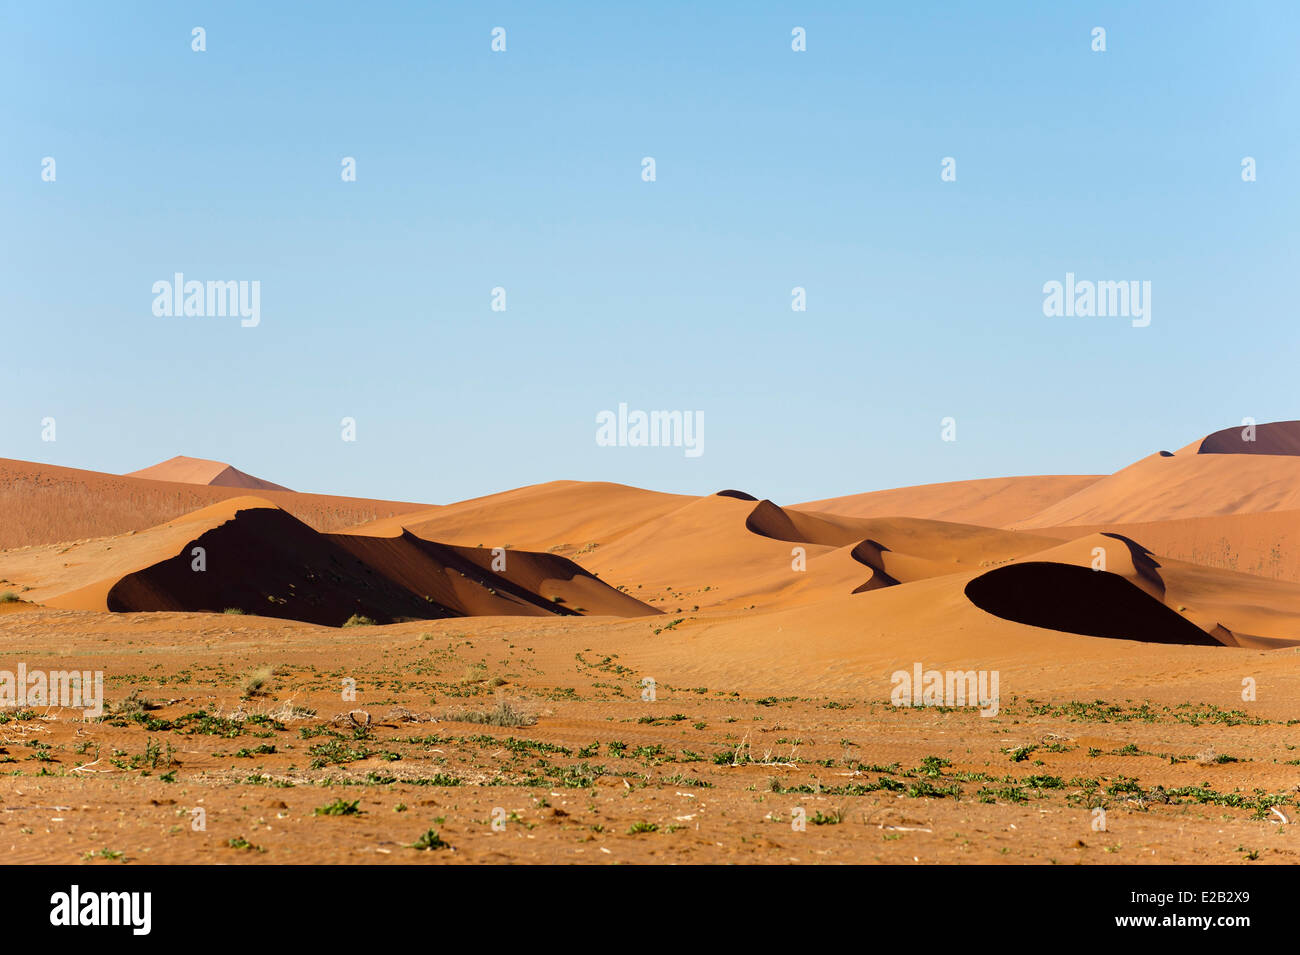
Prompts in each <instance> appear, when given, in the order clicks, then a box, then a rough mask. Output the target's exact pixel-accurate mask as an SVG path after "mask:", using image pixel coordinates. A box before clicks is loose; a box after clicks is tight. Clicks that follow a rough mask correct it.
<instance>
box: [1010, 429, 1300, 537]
mask: <svg viewBox="0 0 1300 955" xmlns="http://www.w3.org/2000/svg"><path fill="white" fill-rule="evenodd" d="M1280 510H1300V457H1297V456H1293V455H1268V454H1219V453H1215V454H1197V453H1196V450H1195V446H1193V447H1191V448H1190V449H1189V448H1184V449H1182V450H1180V451H1177V452H1175V453H1174V454H1172V455H1168V456H1166V455H1163V454H1158V453H1157V454H1152V455H1150V456H1148V457H1145V458H1143V459H1142V460H1140V461H1138V462H1136V463H1134V464H1131V465H1129V466H1128V467H1126V468H1124V469H1123V470H1121V471H1116V472H1115V473H1114V474H1112V475H1109V476H1108V477H1104V478H1102V479H1101V480H1099V481H1096V482H1094V483H1092V484H1089V485H1088V486H1087V487H1085V488H1083V489H1082V490H1080V491H1078V492H1076V493H1074V494H1072V495H1070V496H1069V497H1067V498H1064V499H1062V500H1060V501H1057V502H1056V503H1054V504H1052V505H1050V506H1049V507H1046V508H1044V509H1043V510H1041V511H1039V512H1038V513H1037V514H1034V515H1032V516H1030V517H1028V518H1026V519H1024V520H1020V521H1016V522H1013V523H1012V524H1010V525H1009V526H1011V527H1016V528H1035V527H1060V526H1062V525H1067V524H1102V523H1115V522H1120V521H1125V522H1129V521H1169V520H1177V519H1181V518H1188V517H1207V516H1210V515H1218V514H1250V513H1258V512H1260V511H1280Z"/></svg>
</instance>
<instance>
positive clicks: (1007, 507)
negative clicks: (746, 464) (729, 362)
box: [796, 474, 1101, 527]
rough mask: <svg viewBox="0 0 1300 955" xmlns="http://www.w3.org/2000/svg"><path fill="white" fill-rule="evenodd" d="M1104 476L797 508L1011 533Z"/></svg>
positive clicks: (929, 488)
mask: <svg viewBox="0 0 1300 955" xmlns="http://www.w3.org/2000/svg"><path fill="white" fill-rule="evenodd" d="M1100 477H1101V475H1095V474H1051V475H1044V476H1040V477H1006V478H986V479H982V480H977V481H951V482H947V483H943V484H921V485H917V486H915V487H900V488H892V489H890V490H887V491H869V492H867V493H865V494H849V495H846V496H844V497H828V498H824V499H823V500H820V501H808V502H807V503H805V504H799V505H796V508H797V509H798V510H803V511H829V512H831V513H834V514H840V515H843V516H845V517H923V518H928V519H930V520H936V521H952V522H954V523H958V524H982V525H984V526H985V527H1007V526H1009V525H1011V524H1014V523H1016V522H1017V521H1023V520H1025V519H1027V518H1029V517H1032V516H1033V515H1035V514H1037V513H1038V512H1040V511H1042V510H1043V509H1044V508H1046V507H1048V506H1049V505H1051V504H1054V503H1056V502H1057V501H1059V500H1062V499H1063V498H1067V497H1069V496H1070V495H1072V494H1075V493H1077V492H1078V491H1080V490H1082V489H1083V488H1085V487H1087V486H1088V485H1090V484H1092V483H1093V482H1095V481H1097V480H1099V479H1100Z"/></svg>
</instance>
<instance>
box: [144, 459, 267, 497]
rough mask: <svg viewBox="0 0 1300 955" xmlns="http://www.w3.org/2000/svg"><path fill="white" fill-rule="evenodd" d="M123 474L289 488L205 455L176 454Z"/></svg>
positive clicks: (255, 487)
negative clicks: (196, 456) (210, 459)
mask: <svg viewBox="0 0 1300 955" xmlns="http://www.w3.org/2000/svg"><path fill="white" fill-rule="evenodd" d="M123 477H136V478H145V479H147V480H151V481H174V482H177V483H180V484H213V485H216V486H218V487H238V488H244V489H245V490H255V491H287V490H289V488H287V487H281V486H280V485H279V484H272V483H271V482H270V481H263V480H262V479H261V478H255V477H253V476H252V475H251V474H245V473H244V472H243V471H240V470H239V469H238V468H234V467H231V466H230V465H229V464H224V463H223V462H221V461H209V460H207V459H206V458H187V457H185V456H184V455H180V454H178V455H177V456H176V457H174V458H168V459H167V460H166V461H163V462H162V463H161V464H155V465H153V466H152V467H147V468H143V469H142V470H139V471H131V472H129V473H127V474H124V475H123Z"/></svg>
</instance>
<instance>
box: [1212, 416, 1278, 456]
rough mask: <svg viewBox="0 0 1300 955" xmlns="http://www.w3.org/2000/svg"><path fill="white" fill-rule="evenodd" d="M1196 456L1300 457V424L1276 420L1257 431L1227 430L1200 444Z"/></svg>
mask: <svg viewBox="0 0 1300 955" xmlns="http://www.w3.org/2000/svg"><path fill="white" fill-rule="evenodd" d="M1252 432H1253V434H1252ZM1196 453H1197V454H1291V455H1300V421H1273V422H1269V423H1267V424H1261V425H1256V426H1255V427H1254V428H1246V427H1240V428H1224V429H1223V430H1222V431H1216V432H1214V434H1211V435H1209V436H1208V437H1206V438H1205V439H1203V440H1202V441H1201V442H1200V444H1199V445H1197V447H1196Z"/></svg>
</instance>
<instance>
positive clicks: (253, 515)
mask: <svg viewBox="0 0 1300 955" xmlns="http://www.w3.org/2000/svg"><path fill="white" fill-rule="evenodd" d="M119 545H120V546H119V554H118V556H116V557H115V558H114V563H112V565H111V567H106V566H105V564H104V563H100V562H97V563H90V564H86V565H82V566H81V567H80V568H79V570H78V571H77V572H74V573H72V574H70V575H69V574H68V573H66V571H65V574H64V575H63V577H62V578H61V580H60V581H59V583H58V584H55V585H51V589H54V590H59V591H60V592H58V593H54V594H53V595H51V596H47V597H45V598H44V602H45V603H46V604H47V605H49V606H52V607H59V608H67V609H85V610H112V611H118V612H122V611H222V610H226V609H229V608H234V609H238V610H241V611H244V612H246V613H256V614H258V615H260V616H267V617H283V618H288V619H294V620H304V621H308V622H311V623H320V624H326V625H331V626H338V625H340V624H342V623H343V622H345V621H346V620H347V619H348V618H349V617H351V616H353V615H354V614H355V615H360V616H364V617H369V618H371V619H373V620H376V621H379V622H391V621H394V620H400V619H432V618H438V617H453V616H484V615H502V616H545V615H573V614H578V613H602V614H615V615H620V616H637V615H642V614H653V613H655V612H656V611H655V610H654V609H653V608H650V607H648V606H646V605H644V604H642V603H640V602H639V601H637V600H635V599H633V598H631V597H629V596H627V595H626V594H623V593H620V592H619V591H617V590H615V589H613V588H611V587H609V586H608V585H606V584H604V583H603V582H601V581H599V580H597V579H596V578H595V577H593V576H592V575H591V574H589V573H588V572H587V571H585V570H583V569H582V568H581V567H579V566H578V565H576V564H574V563H573V562H572V561H569V560H566V559H565V558H562V557H556V556H554V555H550V554H533V553H529V552H523V551H515V552H512V551H501V552H498V553H493V552H491V551H479V550H476V549H474V548H463V547H449V546H445V545H441V544H437V543H434V542H432V541H426V540H422V539H421V538H419V537H417V536H415V535H413V534H409V533H407V534H403V535H401V536H400V537H396V538H367V537H361V536H357V535H343V534H320V533H318V532H316V531H314V530H312V529H311V528H310V527H308V526H307V525H306V524H304V523H303V522H302V521H299V520H298V519H297V518H295V517H293V516H292V515H290V514H288V513H286V512H285V511H283V510H281V509H280V508H277V507H275V506H274V505H271V504H270V503H269V502H267V501H265V500H262V499H259V498H248V497H246V498H239V499H236V500H233V501H226V502H222V503H220V504H217V505H214V506H212V507H210V508H206V509H204V510H203V511H201V512H197V513H196V514H195V515H191V516H190V517H189V519H188V520H184V521H176V522H173V523H172V524H169V525H164V526H162V527H159V528H154V529H151V530H149V531H145V532H142V533H139V534H133V535H127V536H125V537H123V538H121V539H119ZM494 562H496V569H494V567H493V565H494ZM127 568H129V569H127ZM106 570H111V572H109V573H107V574H106V573H105V572H106Z"/></svg>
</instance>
